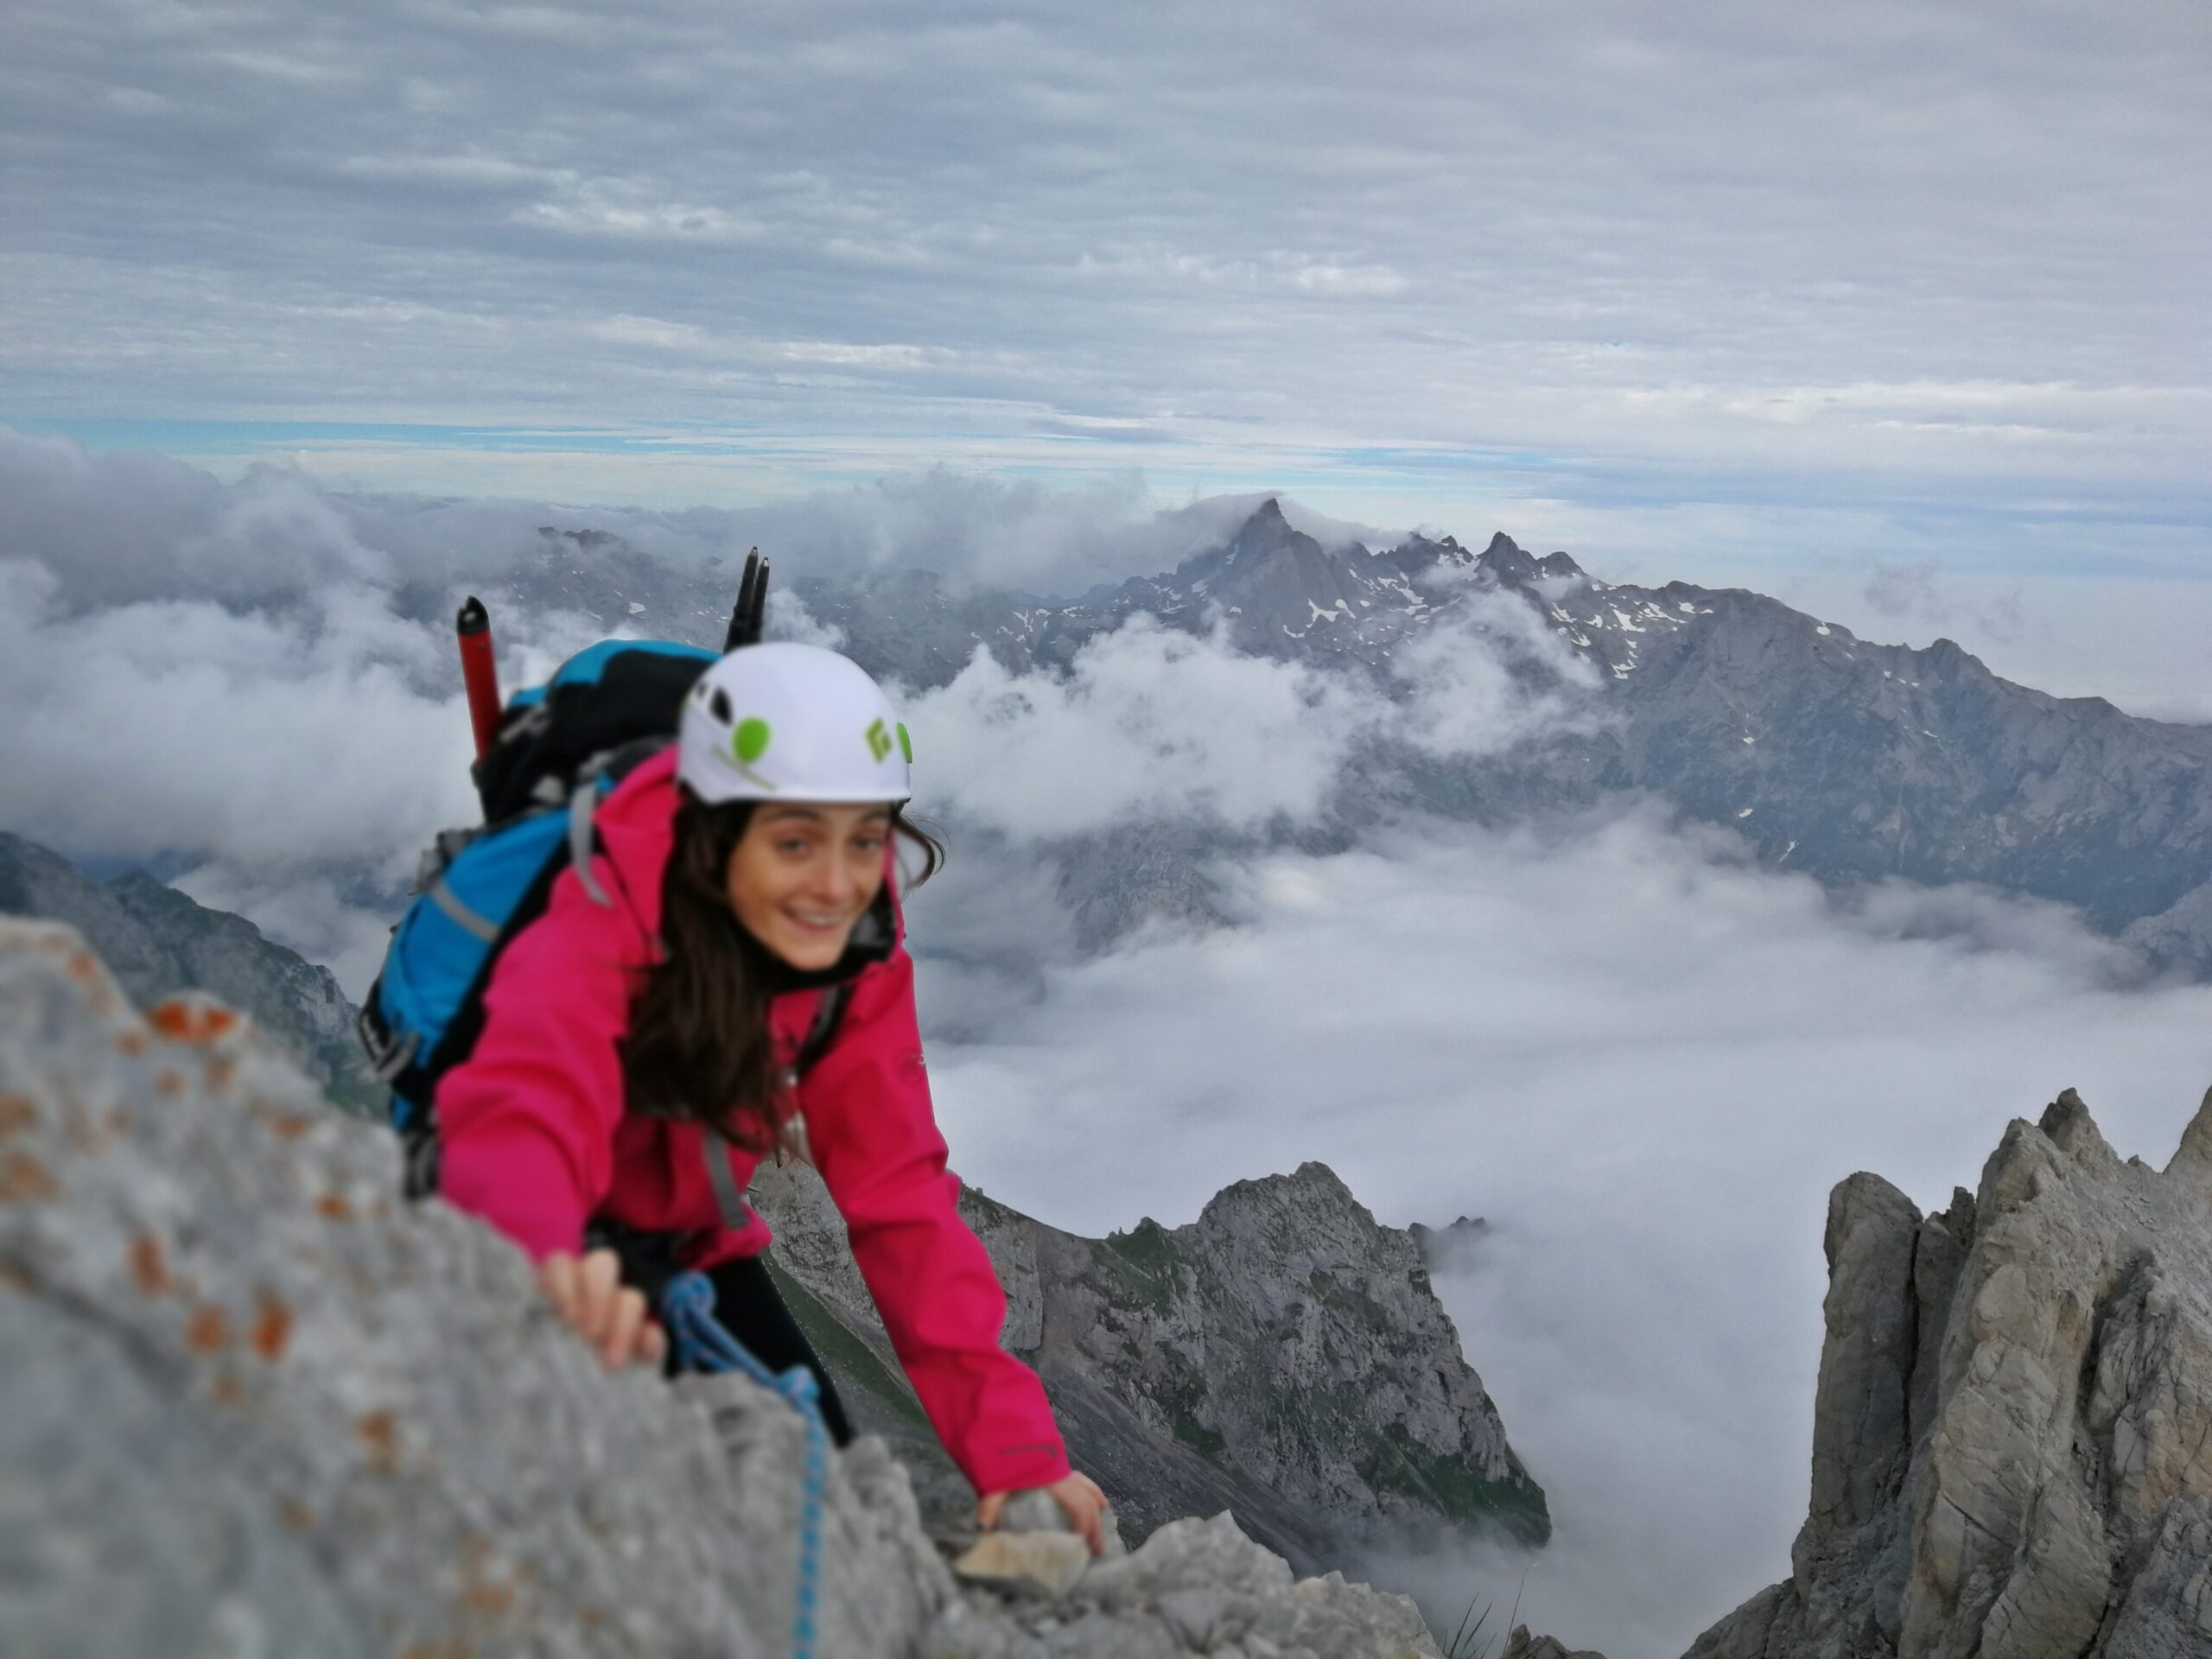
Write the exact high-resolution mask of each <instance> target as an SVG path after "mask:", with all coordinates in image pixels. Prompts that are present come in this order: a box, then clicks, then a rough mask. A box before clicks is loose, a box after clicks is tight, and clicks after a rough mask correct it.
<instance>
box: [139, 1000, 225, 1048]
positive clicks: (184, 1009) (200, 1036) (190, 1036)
mask: <svg viewBox="0 0 2212 1659" xmlns="http://www.w3.org/2000/svg"><path fill="white" fill-rule="evenodd" d="M146 1021H147V1023H148V1024H149V1025H150V1026H152V1027H153V1028H154V1029H155V1030H156V1031H157V1032H159V1033H161V1034H162V1036H164V1037H166V1038H167V1039H168V1040H169V1041H171V1042H173V1043H213V1042H216V1041H219V1040H220V1039H222V1038H225V1037H227V1036H228V1035H230V1033H232V1032H233V1031H236V1030H237V1029H238V1015H237V1014H233V1013H232V1012H231V1011H230V1010H229V1009H228V1008H226V1007H220V1006H219V1005H218V1004H215V1003H213V1002H202V1001H196V1000H192V999H188V998H184V997H171V998H169V999H168V1001H163V1002H156V1004H154V1007H153V1008H152V1010H151V1012H149V1014H147V1015H146Z"/></svg>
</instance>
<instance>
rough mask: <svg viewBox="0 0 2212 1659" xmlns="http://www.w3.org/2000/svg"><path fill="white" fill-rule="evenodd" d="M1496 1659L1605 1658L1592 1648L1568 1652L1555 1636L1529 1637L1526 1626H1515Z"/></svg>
mask: <svg viewBox="0 0 2212 1659" xmlns="http://www.w3.org/2000/svg"><path fill="white" fill-rule="evenodd" d="M1498 1659H1605V1655H1603V1654H1601V1653H1599V1652H1598V1651H1597V1650H1596V1649H1592V1648H1576V1649H1573V1650H1571V1651H1570V1650H1569V1649H1567V1646H1566V1644H1565V1643H1562V1642H1560V1639H1559V1638H1558V1637H1555V1636H1531V1635H1530V1634H1529V1627H1528V1626H1527V1625H1526V1624H1516V1625H1515V1626H1514V1627H1513V1633H1512V1634H1511V1635H1510V1636H1509V1637H1506V1640H1505V1650H1504V1651H1503V1653H1501V1654H1500V1655H1499V1656H1498Z"/></svg>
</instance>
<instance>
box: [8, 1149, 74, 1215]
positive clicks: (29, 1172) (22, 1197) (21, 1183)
mask: <svg viewBox="0 0 2212 1659" xmlns="http://www.w3.org/2000/svg"><path fill="white" fill-rule="evenodd" d="M60 1190H61V1188H60V1184H59V1183H57V1182H56V1181H55V1180H54V1177H53V1176H51V1175H49V1174H48V1173H46V1166H45V1165H43V1164H41V1163H40V1162H39V1161H38V1160H37V1159H35V1158H34V1157H32V1156H31V1155H30V1154H29V1153H28V1152H11V1153H10V1154H7V1156H5V1157H4V1158H0V1204H22V1203H24V1202H26V1201H29V1200H33V1199H37V1198H52V1197H53V1196H54V1194H55V1193H57V1192H60Z"/></svg>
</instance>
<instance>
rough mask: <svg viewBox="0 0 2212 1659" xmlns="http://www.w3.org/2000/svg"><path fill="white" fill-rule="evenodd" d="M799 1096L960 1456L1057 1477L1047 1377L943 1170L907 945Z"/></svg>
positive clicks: (996, 1480) (855, 1238) (893, 1320)
mask: <svg viewBox="0 0 2212 1659" xmlns="http://www.w3.org/2000/svg"><path fill="white" fill-rule="evenodd" d="M799 1103H800V1105H801V1107H802V1108H803V1109H804V1111H805V1114H806V1134H807V1143H808V1145H809V1147H810V1148H811V1150H812V1154H813V1157H814V1160H815V1165H816V1166H817V1168H818V1169H819V1170H820V1171H821V1173H822V1179H823V1183H824V1185H827V1186H828V1187H829V1196H830V1197H831V1198H833V1199H835V1200H836V1205H837V1208H838V1211H839V1212H840V1213H841V1214H842V1216H843V1217H844V1218H845V1229H846V1232H847V1234H848V1236H849V1237H850V1239H851V1241H852V1246H853V1258H854V1260H855V1262H857V1263H858V1264H859V1267H860V1270H861V1277H862V1278H863V1279H865V1280H866V1281H868V1293H869V1294H870V1295H872V1296H873V1297H874V1299H875V1306H876V1311H877V1312H878V1313H880V1314H882V1316H883V1327H884V1330H885V1331H886V1332H887V1333H888V1334H889V1336H890V1338H891V1345H892V1346H893V1348H894V1349H896V1350H897V1351H898V1354H899V1363H901V1364H902V1365H904V1366H905V1368H906V1376H907V1377H908V1379H909V1380H910V1381H911V1382H912V1383H913V1385H914V1392H915V1393H916V1394H918V1395H920V1396H921V1402H922V1408H923V1409H924V1410H925V1411H926V1412H927V1413H928V1414H929V1418H930V1422H931V1425H932V1426H933V1427H935V1428H936V1430H937V1433H938V1439H939V1440H942V1441H943V1442H944V1448H945V1450H946V1451H947V1452H950V1454H951V1456H952V1460H953V1461H954V1462H955V1463H957V1465H959V1466H960V1471H961V1472H962V1473H963V1474H964V1475H966V1476H967V1477H968V1479H969V1484H971V1485H973V1486H974V1487H975V1488H976V1491H978V1492H1000V1491H1015V1490H1017V1489H1020V1488H1026V1487H1032V1486H1044V1485H1049V1484H1051V1483H1052V1482H1053V1481H1056V1480H1058V1479H1060V1478H1062V1477H1063V1476H1065V1474H1067V1472H1068V1459H1067V1452H1066V1451H1065V1448H1064V1447H1063V1446H1062V1445H1061V1441H1060V1433H1059V1429H1058V1427H1057V1426H1056V1425H1055V1424H1054V1423H1053V1421H1052V1407H1051V1406H1050V1405H1049V1404H1047V1403H1046V1399H1045V1387H1044V1384H1043V1383H1040V1382H1039V1381H1038V1379H1037V1374H1036V1373H1035V1372H1034V1371H1032V1370H1030V1369H1029V1368H1028V1367H1027V1365H1024V1364H1023V1363H1021V1362H1020V1360H1018V1359H1016V1358H1014V1356H1012V1355H1011V1354H1009V1353H1007V1352H1006V1351H1005V1350H1003V1349H1002V1348H1001V1347H1000V1346H999V1332H1000V1329H1001V1326H1002V1325H1004V1324H1005V1322H1006V1293H1005V1291H1004V1290H1003V1289H1001V1287H1000V1285H999V1281H998V1275H997V1274H996V1273H995V1271H994V1270H993V1268H992V1267H991V1258H990V1256H989V1255H988V1253H987V1252H986V1251H985V1250H984V1249H983V1245H982V1241H981V1240H980V1239H978V1238H977V1237H976V1235H975V1233H974V1232H973V1231H972V1230H969V1226H968V1224H967V1223H966V1222H964V1221H963V1220H962V1219H961V1218H960V1211H959V1209H958V1207H957V1199H958V1198H959V1195H960V1182H959V1179H958V1178H957V1176H955V1175H953V1174H952V1173H950V1171H948V1170H947V1169H946V1168H945V1146H944V1136H943V1135H940V1134H939V1133H938V1127H937V1119H936V1116H935V1115H934V1113H933V1112H932V1111H931V1105H930V1091H929V1080H928V1077H927V1075H926V1074H925V1071H924V1070H923V1065H922V1043H921V1033H920V1031H919V1028H918V1025H917V1023H916V1020H915V1015H914V967H913V962H912V958H911V957H908V956H907V954H906V947H905V946H904V945H900V946H899V947H898V948H897V949H896V950H893V953H892V956H891V957H890V959H889V960H888V961H887V962H886V963H882V964H881V965H880V966H879V967H877V968H874V969H870V970H869V971H868V973H867V974H865V975H863V976H861V981H860V982H859V983H858V984H857V985H856V986H855V988H854V993H853V1001H852V1006H851V1007H849V1009H848V1010H847V1011H846V1014H845V1021H844V1025H843V1027H842V1028H841V1030H840V1031H839V1033H838V1035H837V1040H836V1042H835V1043H834V1044H832V1045H831V1046H830V1049H829V1053H828V1054H826V1055H825V1056H823V1058H822V1060H821V1062H820V1063H819V1064H818V1065H816V1066H815V1068H814V1069H813V1070H812V1071H810V1072H809V1073H808V1074H807V1077H806V1079H805V1081H804V1083H803V1084H801V1085H800V1090H799Z"/></svg>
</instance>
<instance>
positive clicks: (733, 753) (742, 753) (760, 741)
mask: <svg viewBox="0 0 2212 1659" xmlns="http://www.w3.org/2000/svg"><path fill="white" fill-rule="evenodd" d="M773 735H774V733H773V732H772V731H771V730H770V729H769V727H768V722H767V721H765V720H762V719H760V717H759V716H757V715H755V716H754V717H753V718H751V719H748V720H741V721H738V722H737V729H736V730H734V731H733V732H732V733H731V734H729V752H730V758H731V759H733V760H735V761H736V762H737V769H738V771H740V772H742V773H744V775H745V776H746V777H747V779H750V780H751V781H753V783H755V784H758V785H760V787H761V788H763V789H765V790H768V791H774V789H775V787H776V786H775V785H773V784H772V783H770V782H769V781H768V780H767V779H766V778H763V777H762V776H761V775H760V773H759V772H755V771H753V762H754V761H755V760H759V759H760V757H761V756H762V755H764V754H766V753H768V740H769V739H770V738H771V737H772V736H773Z"/></svg>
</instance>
